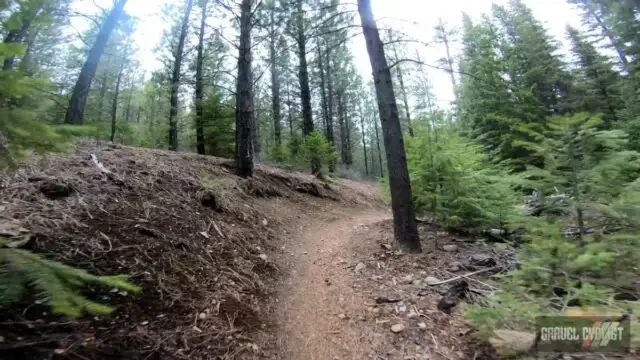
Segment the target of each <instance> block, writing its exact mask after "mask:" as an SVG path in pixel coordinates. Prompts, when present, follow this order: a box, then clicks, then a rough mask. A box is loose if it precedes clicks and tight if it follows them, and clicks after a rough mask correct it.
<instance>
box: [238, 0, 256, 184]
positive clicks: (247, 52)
mask: <svg viewBox="0 0 640 360" xmlns="http://www.w3.org/2000/svg"><path fill="white" fill-rule="evenodd" d="M252 7H253V0H242V4H241V6H240V11H241V15H240V46H239V47H238V78H237V80H236V81H237V84H236V151H235V160H236V174H237V175H238V176H242V177H247V176H251V175H252V174H253V149H252V136H251V126H252V125H251V123H252V122H253V121H254V116H255V114H254V108H253V89H252V87H253V76H252V73H251V63H252V52H251V27H252V19H251V14H252Z"/></svg>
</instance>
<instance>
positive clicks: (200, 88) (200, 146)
mask: <svg viewBox="0 0 640 360" xmlns="http://www.w3.org/2000/svg"><path fill="white" fill-rule="evenodd" d="M207 2H208V1H207V0H203V1H202V9H201V10H202V18H201V19H200V33H199V34H198V55H197V58H196V94H195V96H196V99H195V106H196V148H197V151H198V154H201V155H204V152H205V150H204V118H203V113H204V111H203V103H202V102H203V100H204V81H203V79H202V64H203V62H204V33H205V26H206V20H207Z"/></svg>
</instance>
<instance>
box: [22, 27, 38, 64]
mask: <svg viewBox="0 0 640 360" xmlns="http://www.w3.org/2000/svg"><path fill="white" fill-rule="evenodd" d="M40 30H41V27H40V26H38V27H36V29H35V30H34V31H33V34H31V35H30V36H29V38H28V39H27V49H26V50H25V53H24V57H23V58H22V63H21V64H20V68H21V69H22V71H23V72H24V74H25V75H26V76H33V74H34V73H35V71H36V69H35V67H34V66H32V65H31V61H32V59H31V58H32V56H33V45H34V44H35V42H36V39H37V38H38V35H40Z"/></svg>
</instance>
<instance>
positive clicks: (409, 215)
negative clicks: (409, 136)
mask: <svg viewBox="0 0 640 360" xmlns="http://www.w3.org/2000/svg"><path fill="white" fill-rule="evenodd" d="M358 12H359V14H360V19H361V21H362V27H363V32H364V37H365V40H366V44H367V52H368V53H369V60H370V62H371V68H372V70H373V78H374V82H375V87H376V95H377V99H378V110H379V112H380V120H381V122H382V137H383V140H384V145H385V149H386V152H387V172H388V173H389V187H390V189H391V208H392V212H393V230H394V231H393V232H394V236H395V239H396V242H397V243H398V245H399V247H400V248H401V250H402V251H406V252H413V253H417V252H421V251H422V248H421V245H420V237H419V236H418V226H417V223H416V218H415V214H414V211H413V196H412V193H411V182H410V180H409V170H408V168H407V156H406V153H405V150H404V140H403V138H402V128H401V127H400V118H399V116H398V105H397V104H396V97H395V94H394V93H393V84H392V82H391V72H390V70H389V66H388V65H387V60H386V57H385V54H384V48H383V45H382V41H381V40H380V34H379V32H378V27H377V25H376V21H375V20H374V18H373V11H372V10H371V2H370V0H358Z"/></svg>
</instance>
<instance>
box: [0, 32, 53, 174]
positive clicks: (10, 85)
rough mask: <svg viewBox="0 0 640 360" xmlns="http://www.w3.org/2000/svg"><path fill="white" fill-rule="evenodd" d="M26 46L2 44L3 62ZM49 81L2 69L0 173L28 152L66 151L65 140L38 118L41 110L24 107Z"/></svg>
mask: <svg viewBox="0 0 640 360" xmlns="http://www.w3.org/2000/svg"><path fill="white" fill-rule="evenodd" d="M23 52H24V47H23V46H21V45H16V44H6V43H5V44H0V59H3V58H7V57H11V56H17V55H20V54H22V53H23ZM47 86H49V84H48V81H46V80H43V79H38V78H32V77H26V76H24V74H23V73H22V72H21V71H17V70H0V170H2V169H4V168H7V167H10V166H12V165H15V162H16V161H17V160H19V159H21V158H23V157H24V156H26V155H28V154H29V153H38V154H44V153H47V152H52V151H61V150H64V149H65V141H64V140H65V139H64V137H63V136H62V135H61V134H59V133H57V132H56V131H54V129H52V128H51V127H50V126H49V125H47V124H46V123H44V122H42V121H41V120H40V118H39V117H38V110H40V109H38V108H32V107H25V106H21V104H23V103H25V102H27V101H30V100H32V98H34V97H38V96H39V91H38V89H40V88H41V87H47Z"/></svg>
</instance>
